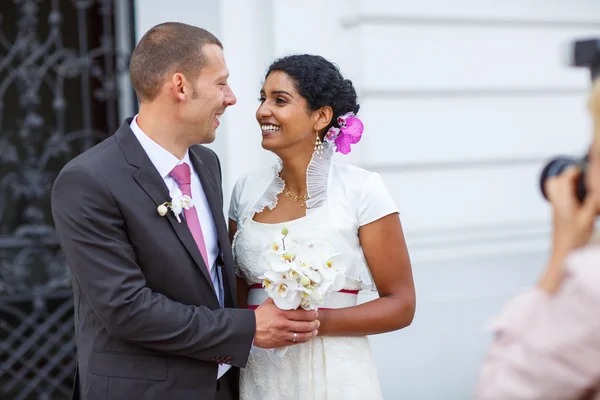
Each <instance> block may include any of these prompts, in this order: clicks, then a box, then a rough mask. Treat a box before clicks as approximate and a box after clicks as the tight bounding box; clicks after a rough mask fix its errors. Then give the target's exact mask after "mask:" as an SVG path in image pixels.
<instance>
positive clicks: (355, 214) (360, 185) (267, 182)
mask: <svg viewBox="0 0 600 400" xmlns="http://www.w3.org/2000/svg"><path fill="white" fill-rule="evenodd" d="M332 153H333V151H332V149H331V148H329V147H328V148H327V149H326V151H325V154H324V155H323V156H315V157H313V160H312V161H311V163H310V165H309V167H308V170H307V188H308V195H309V197H310V200H308V201H307V212H306V216H305V217H303V218H300V219H296V220H293V221H289V222H285V223H277V224H264V223H259V222H256V221H254V220H253V216H254V215H255V214H256V213H258V212H260V211H262V210H263V209H264V208H265V207H269V208H271V209H273V208H274V207H275V206H276V205H277V195H278V194H280V193H281V192H282V191H283V187H284V182H283V181H282V180H281V178H279V172H280V170H281V163H280V162H279V163H278V164H277V165H276V166H275V167H274V168H273V169H269V170H263V171H257V172H253V173H250V174H247V175H245V176H243V177H242V178H240V179H239V180H238V182H237V184H236V186H235V189H234V192H233V196H232V200H231V207H230V212H229V217H230V218H231V219H233V220H234V221H237V223H238V228H237V233H236V235H235V238H234V241H233V253H234V258H235V262H236V269H237V270H236V273H237V274H238V275H239V276H241V277H242V278H243V279H244V280H245V281H246V282H247V283H248V284H249V285H252V284H257V283H261V282H262V280H261V279H259V276H260V275H261V274H262V273H263V272H264V269H263V268H262V262H261V255H262V252H263V250H264V249H265V247H266V246H268V245H269V244H270V243H272V242H273V240H275V239H278V238H281V230H282V228H283V227H286V228H288V230H289V232H290V235H293V236H294V239H297V240H304V239H310V240H327V241H329V242H330V243H331V244H332V245H334V247H335V248H336V250H337V251H339V252H341V253H342V254H344V255H345V256H346V260H345V264H346V265H347V266H348V269H347V272H346V286H345V289H349V290H374V289H375V287H374V284H373V281H372V277H371V274H370V272H369V269H368V266H367V263H366V261H365V257H364V255H363V252H362V249H361V248H360V243H359V240H358V228H359V227H360V226H362V225H365V224H368V223H370V222H373V221H375V220H377V219H379V218H381V217H384V216H386V215H388V214H392V213H396V212H397V208H396V206H395V204H394V201H393V200H392V199H391V197H390V195H389V193H388V191H387V190H386V188H385V186H384V184H383V181H382V180H381V178H380V177H379V175H378V174H376V173H372V172H368V171H365V170H363V169H360V168H357V167H353V166H351V165H347V164H341V163H337V162H335V161H332ZM260 290H262V289H260ZM240 398H241V399H242V400H286V399H289V400H292V399H294V400H338V399H339V400H353V399H368V400H376V399H381V390H380V387H379V381H378V378H377V369H376V366H375V363H374V361H373V357H372V355H371V350H370V347H369V341H368V338H367V337H327V336H324V337H323V336H317V337H316V338H314V339H313V340H311V341H309V342H307V343H303V344H298V345H294V346H290V347H289V348H288V350H287V353H286V354H285V356H284V357H283V358H279V357H278V356H276V355H275V354H274V352H273V350H265V349H260V348H256V347H254V348H253V349H252V352H251V354H250V357H249V360H248V364H247V366H246V367H245V368H244V369H242V371H241V377H240Z"/></svg>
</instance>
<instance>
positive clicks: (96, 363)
mask: <svg viewBox="0 0 600 400" xmlns="http://www.w3.org/2000/svg"><path fill="white" fill-rule="evenodd" d="M130 122H131V118H129V119H127V120H126V121H125V122H124V123H123V124H122V125H121V127H120V128H119V129H118V131H117V132H116V133H115V134H114V135H113V136H111V137H109V138H108V139H106V140H105V141H103V142H102V143H100V144H98V145H96V146H95V147H93V148H92V149H90V150H88V151H86V152H85V153H83V154H81V155H80V156H78V157H76V158H74V159H73V160H72V161H71V162H69V163H68V164H67V165H66V166H65V167H64V168H63V170H62V171H61V172H60V174H59V175H58V177H57V179H56V181H55V183H54V187H53V190H52V214H53V217H54V223H55V225H56V231H57V233H58V236H59V240H60V243H61V246H62V249H63V251H64V253H65V255H66V259H67V263H68V266H69V268H70V270H71V272H72V276H73V294H74V299H75V325H76V326H75V338H76V344H77V364H78V386H79V389H78V390H76V391H75V393H74V398H83V399H86V400H95V399H111V400H113V399H123V400H125V399H126V400H133V399H144V400H152V399H156V400H167V399H177V400H187V399H189V400H192V399H193V400H199V399H213V398H215V392H216V389H217V381H216V378H217V369H218V363H219V362H226V363H229V364H231V365H233V366H234V368H232V371H229V372H228V374H231V373H234V374H235V373H237V372H239V369H238V368H239V367H243V366H244V365H245V364H246V362H247V358H248V354H249V352H250V348H251V345H252V341H253V338H254V332H255V319H254V313H253V312H252V311H249V310H241V309H236V308H235V307H236V300H235V299H236V296H235V287H236V286H235V277H234V273H233V258H232V254H231V247H230V244H229V238H228V234H227V227H226V224H225V218H224V216H223V212H222V209H223V193H222V189H221V169H220V165H219V160H218V158H217V156H216V155H215V154H214V153H213V152H212V151H211V150H209V149H207V148H205V147H203V146H193V147H192V148H191V149H190V157H191V160H192V163H193V164H194V165H193V166H194V168H195V169H196V171H197V172H198V174H199V176H200V179H201V182H202V186H203V189H204V192H205V193H206V197H207V199H208V203H209V205H210V209H211V211H212V215H213V218H214V221H215V224H216V227H217V232H218V241H219V246H220V250H221V257H220V261H221V262H222V268H223V281H224V282H223V286H224V289H225V299H224V300H225V308H220V307H219V302H218V300H217V297H216V294H215V289H214V288H213V285H212V282H211V280H210V276H209V275H208V270H207V268H206V266H205V265H204V261H203V259H202V256H201V255H200V251H199V250H198V247H197V246H196V244H195V242H194V238H193V237H192V234H191V232H190V231H189V229H188V227H187V225H186V224H185V221H182V223H178V222H177V220H176V218H175V217H174V215H173V213H171V212H169V213H168V214H167V215H166V216H164V217H161V216H160V215H159V214H158V212H157V210H156V208H157V206H158V205H159V204H162V203H163V202H165V201H169V200H170V197H169V193H168V190H167V187H166V185H165V184H164V181H163V179H162V177H161V176H160V175H159V173H158V171H157V170H156V168H155V167H154V165H153V164H152V162H151V161H150V159H149V158H148V156H147V155H146V153H145V151H144V150H143V148H142V146H141V145H140V143H139V142H138V141H137V139H136V137H135V136H134V134H133V132H132V131H131V129H130V128H129V124H130ZM236 367H237V368H236ZM227 381H235V382H237V380H236V379H228V380H227ZM231 389H232V392H234V393H235V392H237V387H235V388H231ZM78 396H80V397H78Z"/></svg>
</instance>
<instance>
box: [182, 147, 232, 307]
mask: <svg viewBox="0 0 600 400" xmlns="http://www.w3.org/2000/svg"><path fill="white" fill-rule="evenodd" d="M190 160H191V161H192V165H193V167H194V170H195V171H196V173H197V174H198V176H199V177H200V183H202V189H203V191H204V194H205V196H206V200H207V201H208V206H209V208H210V212H211V214H212V217H213V221H214V222H215V226H216V228H217V239H218V241H219V250H220V257H221V258H222V259H223V260H222V261H223V264H224V265H225V267H224V268H223V277H224V279H226V280H227V282H223V286H224V288H227V286H228V287H229V290H225V292H226V294H227V295H228V296H230V297H231V298H230V300H231V301H232V302H233V296H232V293H233V288H235V276H234V273H233V271H230V270H229V268H226V267H227V266H228V265H229V264H230V263H228V262H225V261H226V260H225V259H229V258H230V257H229V256H227V255H226V254H227V253H228V254H231V248H230V244H229V233H228V231H227V225H226V223H225V217H224V216H223V203H222V201H221V196H220V195H219V194H220V193H221V187H220V185H219V183H218V182H215V180H214V179H213V178H212V177H211V174H210V173H208V171H207V167H206V166H205V164H204V162H203V161H202V157H200V156H199V155H198V154H197V153H196V152H195V151H194V148H193V147H191V148H190ZM232 262H233V260H232ZM232 285H233V286H232Z"/></svg>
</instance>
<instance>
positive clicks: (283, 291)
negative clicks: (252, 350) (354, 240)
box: [259, 228, 346, 356]
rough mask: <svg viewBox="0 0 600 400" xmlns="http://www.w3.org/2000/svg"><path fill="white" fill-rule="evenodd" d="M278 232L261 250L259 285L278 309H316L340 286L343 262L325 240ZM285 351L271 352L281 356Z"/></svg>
mask: <svg viewBox="0 0 600 400" xmlns="http://www.w3.org/2000/svg"><path fill="white" fill-rule="evenodd" d="M281 234H282V237H281V238H280V239H276V240H274V241H273V242H272V243H270V244H269V246H268V247H267V248H266V249H265V251H264V252H263V255H262V260H263V262H264V266H265V268H266V271H265V272H264V274H263V275H262V276H260V277H259V278H260V279H262V280H263V281H262V286H263V288H264V289H265V290H266V291H267V293H268V295H269V297H271V298H272V299H273V301H274V303H275V305H276V306H277V307H279V308H280V309H282V310H295V309H297V308H300V307H301V308H303V309H305V310H317V309H318V308H319V306H321V305H322V304H323V303H324V301H325V299H326V298H327V297H328V296H329V295H331V293H334V292H337V291H339V290H342V289H343V288H344V283H345V280H346V278H345V274H344V272H345V268H344V266H343V263H342V262H341V261H340V259H339V257H337V256H336V253H335V250H334V248H333V246H331V244H329V243H328V242H325V241H321V242H313V241H297V240H294V239H293V237H290V235H289V231H288V229H287V228H283V229H282V231H281ZM285 351H286V348H281V349H276V351H275V353H276V354H278V355H279V356H283V355H284V354H285Z"/></svg>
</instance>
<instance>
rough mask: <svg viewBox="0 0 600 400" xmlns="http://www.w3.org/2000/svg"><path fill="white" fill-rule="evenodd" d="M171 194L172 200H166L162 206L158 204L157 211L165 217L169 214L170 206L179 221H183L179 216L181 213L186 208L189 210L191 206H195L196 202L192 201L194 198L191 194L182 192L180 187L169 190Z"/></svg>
mask: <svg viewBox="0 0 600 400" xmlns="http://www.w3.org/2000/svg"><path fill="white" fill-rule="evenodd" d="M169 196H171V201H165V202H164V203H162V204H161V205H160V206H158V208H157V209H156V211H158V214H159V215H160V216H161V217H164V216H165V215H167V212H169V208H170V209H171V211H172V212H173V214H174V215H175V218H177V222H179V223H181V218H180V217H179V216H180V215H181V213H182V212H183V210H184V209H186V210H189V209H190V208H192V207H193V206H194V202H193V201H192V198H191V197H190V196H188V195H187V194H183V193H181V190H179V188H173V189H171V191H169Z"/></svg>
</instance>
